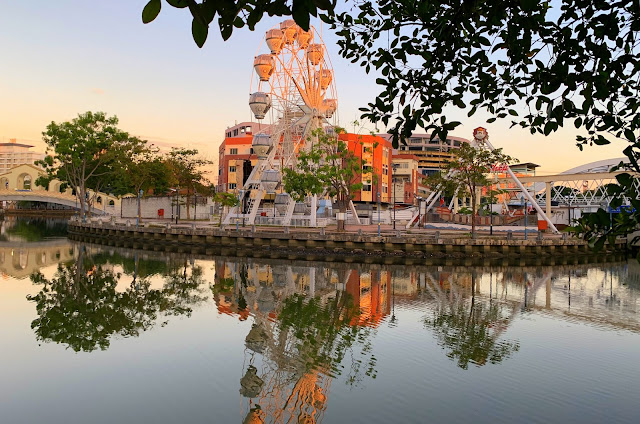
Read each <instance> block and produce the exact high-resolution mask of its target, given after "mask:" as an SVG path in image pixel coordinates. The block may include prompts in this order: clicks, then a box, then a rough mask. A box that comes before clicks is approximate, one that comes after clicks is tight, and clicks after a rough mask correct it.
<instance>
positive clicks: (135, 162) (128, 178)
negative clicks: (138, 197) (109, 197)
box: [111, 146, 171, 195]
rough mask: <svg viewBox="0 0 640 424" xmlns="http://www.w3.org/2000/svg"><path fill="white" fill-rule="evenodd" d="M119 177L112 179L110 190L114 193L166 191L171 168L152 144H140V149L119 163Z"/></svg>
mask: <svg viewBox="0 0 640 424" xmlns="http://www.w3.org/2000/svg"><path fill="white" fill-rule="evenodd" d="M120 165H121V167H122V172H121V173H120V179H119V180H117V181H114V183H113V185H112V187H113V189H112V190H111V192H112V193H114V194H116V195H125V194H130V193H132V194H137V193H138V192H140V190H142V192H143V194H144V193H148V192H150V191H152V192H153V193H159V194H162V193H166V192H167V191H168V190H169V186H170V185H171V184H170V178H171V170H170V169H169V165H168V162H167V161H166V159H165V158H163V157H162V156H160V155H158V152H157V149H154V148H153V146H141V148H140V150H139V151H137V152H133V154H132V155H131V156H129V157H127V158H125V160H124V161H123V162H122V163H121V164H120Z"/></svg>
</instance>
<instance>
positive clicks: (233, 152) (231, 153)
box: [229, 147, 238, 155]
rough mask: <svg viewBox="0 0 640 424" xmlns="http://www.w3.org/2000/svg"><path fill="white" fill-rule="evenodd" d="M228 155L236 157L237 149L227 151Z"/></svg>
mask: <svg viewBox="0 0 640 424" xmlns="http://www.w3.org/2000/svg"><path fill="white" fill-rule="evenodd" d="M229 154H230V155H237V154H238V149H237V148H235V147H234V148H233V149H231V150H230V151H229Z"/></svg>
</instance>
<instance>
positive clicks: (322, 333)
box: [212, 263, 377, 423]
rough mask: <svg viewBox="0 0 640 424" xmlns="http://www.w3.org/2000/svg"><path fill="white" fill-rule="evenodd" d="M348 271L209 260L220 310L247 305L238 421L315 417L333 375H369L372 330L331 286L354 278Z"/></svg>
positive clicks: (353, 378)
mask: <svg viewBox="0 0 640 424" xmlns="http://www.w3.org/2000/svg"><path fill="white" fill-rule="evenodd" d="M352 273H356V274H357V271H355V270H351V269H339V270H334V269H329V268H311V267H300V266H296V267H292V266H285V265H276V266H273V267H271V266H259V265H256V264H253V265H251V264H250V265H247V264H245V263H236V264H231V265H230V266H229V265H227V264H222V263H221V264H216V275H217V279H216V284H215V286H214V287H213V288H212V289H213V293H214V298H215V299H216V303H217V304H218V308H219V310H220V312H222V313H228V314H234V315H235V314H238V315H240V318H241V319H245V317H243V314H244V313H245V312H246V313H248V312H247V311H249V310H250V311H251V314H252V315H253V318H254V324H253V325H252V327H251V330H250V331H249V333H248V334H247V336H246V338H245V347H246V348H247V350H246V354H247V363H246V365H245V368H244V374H243V376H242V378H241V379H240V394H241V395H242V396H243V397H245V399H246V402H247V403H246V409H245V411H246V416H245V418H244V422H247V423H248V422H256V423H257V422H262V423H264V422H274V423H276V422H301V423H316V422H320V421H321V420H322V417H323V414H324V411H325V409H326V402H327V397H328V394H329V389H330V386H331V383H332V381H333V379H334V378H336V377H337V376H339V375H343V374H344V373H345V372H346V375H345V376H344V377H345V380H346V382H347V384H349V385H357V384H359V383H360V382H361V381H362V380H363V379H364V378H367V377H370V378H375V377H376V369H375V366H376V357H375V355H373V350H372V346H371V342H370V339H371V336H372V334H373V333H374V332H375V331H376V329H375V327H374V326H373V325H370V324H371V323H369V322H368V321H366V320H365V319H364V318H362V316H361V313H360V305H358V304H356V303H354V297H353V296H352V295H351V294H350V293H347V292H346V291H342V290H336V289H335V284H336V281H341V282H343V283H345V282H347V281H353V280H355V277H356V276H357V275H355V276H353V275H352ZM350 276H351V278H350ZM367 281H368V280H367ZM358 290H359V289H358ZM240 302H243V305H240ZM376 323H377V321H376Z"/></svg>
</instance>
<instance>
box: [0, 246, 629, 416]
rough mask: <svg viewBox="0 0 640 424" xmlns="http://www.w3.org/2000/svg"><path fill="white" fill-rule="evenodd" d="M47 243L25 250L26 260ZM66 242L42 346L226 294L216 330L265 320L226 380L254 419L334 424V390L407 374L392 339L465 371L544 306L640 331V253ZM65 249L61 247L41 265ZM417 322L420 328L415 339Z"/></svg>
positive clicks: (520, 347) (560, 315)
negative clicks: (638, 257) (369, 252)
mask: <svg viewBox="0 0 640 424" xmlns="http://www.w3.org/2000/svg"><path fill="white" fill-rule="evenodd" d="M38 249H40V250H38ZM41 249H42V247H34V249H33V250H29V249H25V248H23V250H24V255H26V257H27V258H28V259H27V261H26V263H27V264H30V263H31V259H30V258H32V257H33V258H34V260H37V258H38V255H39V254H40V253H37V252H43V251H42V250H41ZM58 249H61V251H63V252H67V253H68V254H70V256H65V257H61V256H58V258H59V259H58V260H61V262H60V264H59V266H58V268H57V270H55V272H53V273H46V272H44V273H43V272H42V271H39V272H36V273H34V274H33V275H32V277H31V278H32V281H33V283H34V284H35V285H36V286H37V287H38V293H36V294H34V295H32V296H29V297H28V299H29V300H30V301H32V302H33V304H34V305H35V309H36V312H37V317H36V318H35V319H34V320H33V322H32V324H31V326H32V328H33V331H34V332H35V334H36V337H37V339H38V340H39V341H42V342H48V343H59V344H62V345H64V346H65V347H68V348H70V349H72V350H74V351H83V352H91V351H95V350H99V349H101V350H105V349H107V348H108V347H109V346H110V345H111V344H112V343H113V341H114V339H118V338H126V337H136V336H138V335H140V334H141V333H142V332H144V331H148V330H150V329H152V328H154V327H159V326H162V325H165V324H167V323H168V322H169V321H170V317H171V316H174V315H179V316H190V315H191V313H192V311H194V310H195V309H196V308H197V307H198V306H199V305H202V304H204V303H205V302H207V301H208V302H212V301H213V302H212V304H213V305H215V311H214V313H217V314H218V317H219V318H220V320H216V321H215V322H212V321H207V323H208V325H222V326H228V325H229V324H230V322H232V321H234V322H235V324H238V321H242V322H245V321H246V322H247V324H248V323H251V326H250V327H249V326H248V325H247V327H246V328H247V330H246V334H244V335H243V336H244V337H243V338H244V346H241V345H232V346H231V349H234V350H235V352H236V354H237V355H238V356H242V357H243V359H244V364H243V366H242V368H241V369H240V366H239V365H238V368H239V369H238V370H237V374H236V375H235V377H234V381H233V382H231V383H228V382H226V383H225V390H229V391H233V393H236V396H238V397H239V398H240V399H241V401H242V408H243V409H242V411H241V420H243V421H244V422H245V423H249V422H265V423H266V422H269V423H272V422H273V423H279V422H304V423H320V422H322V420H323V418H324V416H325V413H326V412H327V405H328V402H329V400H330V397H331V386H332V384H333V385H334V393H335V390H336V388H335V384H337V382H340V383H341V384H347V385H348V386H349V387H360V388H365V389H366V388H367V387H371V386H372V385H373V384H374V380H375V379H376V377H378V376H379V374H382V373H383V372H386V373H389V372H391V373H393V372H394V370H393V366H392V365H390V364H388V363H386V365H385V366H386V368H384V369H380V368H381V363H380V362H379V355H380V353H379V352H380V350H379V349H378V350H377V349H376V343H377V342H379V341H380V340H384V339H385V338H388V337H390V336H391V335H392V337H396V338H398V340H401V342H402V343H406V345H407V346H411V345H412V343H415V342H416V341H422V340H427V341H429V342H431V343H432V344H433V346H434V347H435V349H436V351H437V352H442V354H441V355H440V354H439V353H438V356H439V357H440V358H442V359H443V360H444V362H446V363H448V364H449V365H450V367H451V369H454V370H456V371H461V370H467V369H469V368H474V367H491V366H498V365H499V364H501V363H505V362H508V361H510V360H514V358H518V357H519V356H520V355H524V354H523V353H521V352H523V351H525V350H526V348H527V340H526V339H523V338H522V337H523V336H522V334H521V333H518V332H516V331H513V327H514V326H515V324H516V323H517V321H518V320H520V319H522V318H527V317H528V316H530V315H534V314H535V315H543V316H548V317H551V318H553V319H555V320H564V321H567V320H569V321H573V322H578V323H582V324H587V325H589V326H595V327H597V328H600V329H607V330H608V329H613V330H616V331H630V332H633V333H640V320H639V318H638V316H639V315H638V312H639V309H640V308H639V302H638V293H639V292H640V266H638V264H637V262H633V261H632V262H630V263H628V264H627V263H626V262H620V263H613V264H602V265H570V266H555V267H553V268H550V267H457V266H441V267H438V266H411V267H401V266H395V265H389V266H387V265H372V264H335V263H332V264H329V263H321V262H296V263H291V262H289V261H279V260H258V259H237V258H221V257H216V258H209V257H190V256H186V255H166V254H164V255H162V256H160V255H158V256H154V254H152V253H142V252H139V251H133V250H126V249H117V248H104V247H97V246H85V245H81V244H77V245H73V246H71V245H68V247H66V248H64V247H58ZM7 252H8V251H6V252H4V254H5V257H6V256H7V255H8V253H7ZM55 257H56V256H55V255H53V256H52V254H51V253H50V252H48V251H47V252H45V254H44V256H42V257H41V260H40V263H43V264H44V259H46V258H55ZM43 258H44V259H43ZM211 259H213V262H207V261H211ZM34 263H35V262H34ZM24 269H28V267H25V268H24ZM210 269H212V271H213V275H212V277H211V274H210V277H209V278H206V276H205V273H206V272H207V271H208V270H210ZM49 274H51V275H49ZM45 275H47V276H45ZM412 323H415V324H417V326H414V327H411V328H412V332H411V333H403V331H406V328H407V327H405V325H410V324H412ZM238 325H240V324H238ZM436 346H437V347H436ZM399 354H400V352H399ZM445 358H448V359H445ZM410 359H411V360H422V361H423V360H426V359H425V358H410ZM469 374H472V373H469ZM465 375H468V374H465Z"/></svg>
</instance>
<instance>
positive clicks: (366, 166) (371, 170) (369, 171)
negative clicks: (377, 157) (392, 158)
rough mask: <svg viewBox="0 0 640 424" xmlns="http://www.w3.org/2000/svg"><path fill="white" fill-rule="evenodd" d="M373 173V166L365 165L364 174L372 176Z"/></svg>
mask: <svg viewBox="0 0 640 424" xmlns="http://www.w3.org/2000/svg"><path fill="white" fill-rule="evenodd" d="M372 172H373V167H372V166H371V165H364V166H363V167H362V173H363V174H371V173H372Z"/></svg>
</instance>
